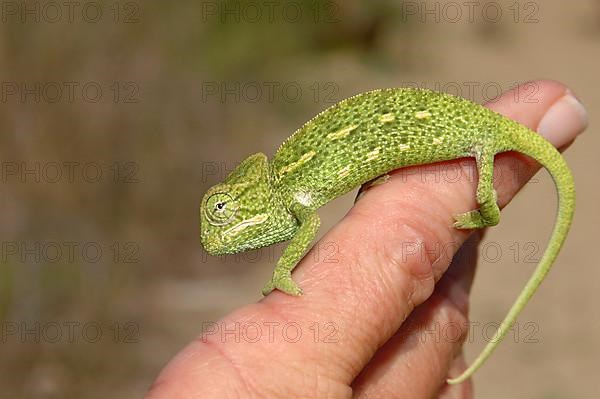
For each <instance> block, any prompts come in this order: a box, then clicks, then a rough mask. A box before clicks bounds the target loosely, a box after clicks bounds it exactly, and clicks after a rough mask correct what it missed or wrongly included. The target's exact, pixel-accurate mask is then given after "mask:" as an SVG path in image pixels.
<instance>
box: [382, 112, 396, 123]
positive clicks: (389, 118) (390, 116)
mask: <svg viewBox="0 0 600 399" xmlns="http://www.w3.org/2000/svg"><path fill="white" fill-rule="evenodd" d="M394 119H396V117H395V116H394V114H383V115H381V116H380V117H379V122H383V123H386V122H391V121H393V120H394Z"/></svg>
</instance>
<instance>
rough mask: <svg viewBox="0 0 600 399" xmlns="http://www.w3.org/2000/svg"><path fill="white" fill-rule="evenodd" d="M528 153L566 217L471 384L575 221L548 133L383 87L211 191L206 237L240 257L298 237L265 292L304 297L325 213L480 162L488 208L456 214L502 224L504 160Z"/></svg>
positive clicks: (458, 221) (476, 224) (480, 195)
mask: <svg viewBox="0 0 600 399" xmlns="http://www.w3.org/2000/svg"><path fill="white" fill-rule="evenodd" d="M505 151H518V152H521V153H523V154H526V155H528V156H530V157H533V158H534V159H536V160H537V161H538V162H540V163H541V164H542V165H543V166H544V167H545V168H546V169H547V170H548V171H549V172H550V175H551V176H552V178H553V179H554V182H555V184H556V188H557V191H558V198H559V206H558V217H557V221H556V223H555V226H554V230H553V232H552V236H551V238H550V243H549V245H548V248H547V249H546V251H545V253H544V255H543V257H542V259H541V261H540V262H539V264H538V266H537V268H536V269H535V272H534V273H533V275H532V277H531V278H530V279H529V281H528V282H527V284H526V285H525V288H524V289H523V291H522V292H521V293H520V295H519V296H518V298H517V300H516V302H515V303H514V305H513V306H512V307H511V309H510V311H509V312H508V315H507V316H506V317H505V319H504V321H503V322H502V323H501V325H500V327H499V328H498V330H497V331H496V333H495V335H494V337H493V338H492V340H491V341H490V342H489V343H488V345H487V346H486V348H485V349H484V350H483V351H482V353H481V354H480V355H479V357H478V358H477V359H476V360H475V361H474V363H473V364H472V365H471V366H470V367H469V368H468V369H467V370H466V371H465V372H464V373H463V374H462V375H461V376H459V377H458V378H455V379H451V380H448V382H449V383H452V384H454V383H460V382H463V381H464V380H466V379H467V378H469V377H470V376H471V375H472V374H473V373H474V372H475V371H476V370H477V369H478V368H479V367H480V366H481V365H482V364H483V363H484V362H485V360H486V359H487V358H488V357H489V356H490V355H491V353H492V352H493V350H494V349H495V348H496V347H497V346H498V344H499V343H500V341H501V340H502V339H503V338H504V336H505V335H506V333H507V332H508V331H509V329H510V328H511V326H512V324H513V323H514V321H515V320H516V318H517V316H518V315H519V313H520V312H521V311H522V310H523V308H524V307H525V305H526V303H527V302H528V301H529V299H530V298H531V296H532V295H533V293H534V292H535V290H536V289H537V288H538V286H539V285H540V283H541V282H542V280H543V278H544V277H545V275H546V274H547V273H548V271H549V269H550V267H551V266H552V263H553V262H554V260H555V258H556V256H557V255H558V252H559V251H560V248H561V246H562V244H563V242H564V240H565V237H566V235H567V233H568V230H569V227H570V225H571V220H572V218H573V212H574V206H575V190H574V186H573V177H572V175H571V172H570V170H569V167H568V166H567V164H566V163H565V161H564V159H563V158H562V156H561V155H560V153H559V152H558V151H557V150H556V149H555V148H554V147H553V146H552V144H550V143H549V142H548V141H546V140H545V139H544V138H542V137H541V136H540V135H539V134H537V133H535V132H533V131H531V130H529V129H528V128H527V127H525V126H523V125H521V124H519V123H517V122H515V121H513V120H510V119H508V118H506V117H504V116H502V115H500V114H498V113H496V112H493V111H491V110H489V109H487V108H485V107H483V106H481V105H479V104H475V103H473V102H471V101H468V100H465V99H462V98H459V97H454V96H451V95H448V94H443V93H438V92H433V91H429V90H422V89H402V88H397V89H382V90H374V91H370V92H366V93H362V94H358V95H355V96H353V97H350V98H348V99H346V100H343V101H341V102H339V103H337V104H335V105H333V106H331V107H330V108H328V109H326V110H325V111H323V112H321V113H320V114H318V115H317V116H316V117H314V118H313V119H311V120H310V121H308V122H307V123H305V124H304V125H303V126H302V127H301V128H300V129H298V130H297V131H296V132H295V133H294V134H293V135H292V136H291V137H289V138H288V139H287V140H286V141H285V142H284V143H283V144H282V145H281V147H280V148H279V150H278V151H277V153H276V154H275V156H274V157H273V159H272V160H271V161H270V162H269V161H268V159H267V156H266V155H264V154H262V153H257V154H254V155H251V156H250V157H248V158H247V159H246V160H244V161H243V162H242V163H241V164H240V165H238V166H237V167H236V168H235V169H234V170H233V171H232V172H231V174H230V175H229V176H228V177H227V178H226V179H225V182H223V183H220V184H217V185H215V186H213V187H212V188H210V189H209V190H208V192H207V193H206V194H205V196H204V198H203V199H202V203H201V207H200V226H201V240H202V243H203V245H204V248H205V249H206V251H207V252H208V253H210V254H211V255H224V254H231V253H238V252H242V251H246V250H250V249H254V248H260V247H263V246H267V245H271V244H274V243H277V242H281V241H285V240H291V241H290V243H289V245H288V246H287V247H286V248H285V250H284V252H283V255H282V256H281V258H280V259H279V261H278V262H277V266H276V267H275V270H274V271H273V277H272V278H271V280H270V281H269V282H268V283H267V285H266V286H265V287H264V289H263V291H262V292H263V294H264V295H267V294H268V293H269V292H271V291H272V290H273V289H278V290H281V291H283V292H285V293H287V294H291V295H301V294H302V291H301V289H300V288H299V287H298V286H297V285H296V283H294V281H293V280H292V276H291V272H292V270H293V269H294V267H295V266H296V265H297V264H298V262H299V261H300V260H301V259H302V256H303V254H304V253H305V252H306V250H307V249H308V247H309V246H310V244H311V242H312V241H313V239H314V238H315V235H316V234H317V230H318V228H319V224H320V221H319V216H318V214H317V209H318V208H319V207H321V206H322V205H323V204H325V203H327V202H329V201H331V200H333V199H334V198H336V197H339V196H340V195H342V194H345V193H347V192H348V191H350V190H352V189H353V188H355V187H357V186H360V185H361V184H363V183H365V182H368V181H370V180H372V179H374V178H376V177H377V176H381V175H383V174H386V173H387V172H389V171H391V170H394V169H398V168H402V167H405V166H411V165H422V164H429V163H433V162H439V161H445V160H452V159H457V158H463V157H474V158H475V160H476V162H477V170H478V172H479V181H478V184H477V193H476V199H477V203H478V204H479V209H477V210H473V211H470V212H467V213H463V214H459V215H455V217H454V218H455V223H454V227H455V228H457V229H478V228H482V227H486V226H494V225H496V224H497V223H498V221H499V219H500V209H499V208H498V205H497V203H496V192H495V190H494V187H493V169H494V156H495V155H496V154H498V153H501V152H505Z"/></svg>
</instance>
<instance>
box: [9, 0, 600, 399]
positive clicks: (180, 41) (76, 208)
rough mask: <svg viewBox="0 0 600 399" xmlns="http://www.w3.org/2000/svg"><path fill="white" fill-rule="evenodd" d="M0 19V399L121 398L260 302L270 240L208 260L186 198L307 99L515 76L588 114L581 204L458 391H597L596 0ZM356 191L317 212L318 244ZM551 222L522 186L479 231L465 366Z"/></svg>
mask: <svg viewBox="0 0 600 399" xmlns="http://www.w3.org/2000/svg"><path fill="white" fill-rule="evenodd" d="M465 3H466V4H465ZM1 7H2V9H1V12H2V14H1V18H2V19H1V23H0V85H1V86H0V88H1V92H0V95H1V99H0V160H1V175H0V178H1V183H0V209H1V217H0V245H1V248H0V257H1V264H0V322H1V324H0V397H2V398H12V399H15V398H103V397H111V398H131V397H141V396H143V394H144V392H145V391H146V389H147V388H148V387H149V385H150V384H151V383H152V381H153V380H154V378H155V377H156V376H157V374H158V372H159V371H160V370H161V368H162V367H163V366H164V365H165V364H166V362H167V361H168V360H169V359H170V358H171V357H173V356H174V355H175V354H176V353H177V351H178V350H179V349H181V348H182V347H183V346H184V345H186V344H187V343H188V342H189V341H191V340H193V339H194V338H195V337H196V336H197V335H198V334H199V332H200V331H201V328H202V323H203V322H207V321H214V320H217V319H218V318H219V317H221V316H223V315H224V314H226V313H227V312H229V311H231V310H232V309H234V308H236V307H238V306H241V305H243V304H246V303H248V302H252V301H256V300H258V299H259V298H260V292H259V291H260V288H261V287H262V284H263V283H264V282H265V281H266V280H267V279H268V278H269V276H270V273H271V270H272V267H273V263H274V262H275V260H276V259H277V255H278V254H279V253H280V252H281V248H282V247H281V245H280V246H276V247H275V248H274V249H268V250H267V249H265V250H262V251H254V252H250V253H248V254H243V255H241V256H227V257H222V258H216V257H211V256H209V255H207V254H206V253H205V252H204V251H203V249H202V248H201V246H200V244H199V229H198V205H199V201H200V199H201V197H202V195H203V193H204V192H205V190H206V189H207V188H208V187H210V186H211V185H213V184H215V183H217V182H219V181H220V180H221V179H222V178H223V177H224V176H225V175H226V174H227V173H228V171H230V170H231V169H232V168H233V167H234V166H235V165H236V164H237V163H238V162H239V161H240V160H242V159H243V158H245V157H246V156H247V155H249V154H250V153H253V152H257V151H263V152H265V153H267V154H268V155H272V154H273V153H274V151H275V150H276V148H277V146H278V145H279V144H280V143H281V142H282V141H283V140H284V138H286V137H287V136H288V135H289V134H291V132H293V131H294V130H295V129H296V128H297V127H299V126H300V125H301V124H302V123H304V122H305V121H306V120H308V119H309V118H311V117H312V116H314V115H315V114H316V113H317V112H319V111H321V110H322V109H324V108H325V107H327V106H328V105H330V104H332V103H334V102H336V101H339V100H341V99H343V98H345V97H347V96H350V95H352V94H355V93H358V92H361V91H365V90H368V89H373V88H379V87H392V86H413V87H415V86H418V87H426V88H430V89H436V90H444V91H447V92H450V93H452V94H457V95H461V96H463V97H467V98H470V99H472V100H474V101H477V102H485V101H486V100H490V99H492V98H494V97H495V96H497V95H498V94H499V93H500V92H502V91H506V90H508V89H510V88H511V87H513V86H515V85H516V84H519V83H523V82H526V81H528V80H530V79H536V78H551V79H557V80H561V81H563V82H565V83H566V84H567V85H569V86H570V87H571V88H572V89H573V90H574V91H575V92H576V93H577V95H578V97H579V98H580V99H581V101H582V103H583V104H584V105H585V106H586V107H587V109H588V112H589V119H590V126H591V128H590V129H588V132H587V133H586V134H585V135H584V136H582V137H581V138H580V139H578V140H577V142H576V143H575V144H574V145H573V146H572V147H571V148H570V149H569V150H568V151H567V153H566V158H567V161H568V163H569V164H570V165H571V167H572V168H573V171H574V174H575V178H576V183H577V192H578V204H577V207H578V208H577V213H576V216H575V221H574V225H573V228H572V233H571V235H570V236H569V239H568V241H567V243H566V246H565V248H564V249H563V251H562V253H561V255H560V257H559V259H558V262H557V265H556V267H555V269H554V270H553V272H552V273H551V274H550V276H549V277H548V278H547V280H546V281H545V283H544V285H543V286H542V288H541V290H540V292H539V293H538V294H537V295H536V296H535V297H534V300H533V302H532V303H531V304H530V305H529V306H528V307H527V309H526V310H525V312H524V314H523V315H522V317H521V318H520V320H519V322H520V324H519V325H518V326H517V327H516V329H515V334H514V335H513V337H514V339H507V340H506V342H505V343H504V344H503V345H502V346H501V348H500V349H499V350H498V351H497V352H496V353H495V355H494V357H493V359H492V361H490V362H489V363H488V364H486V366H485V367H484V368H483V369H482V370H481V371H480V372H479V373H478V374H477V375H476V376H475V378H474V381H475V384H476V385H475V387H476V392H477V394H478V397H482V398H505V397H512V398H545V399H554V398H575V397H592V396H594V395H595V394H597V392H600V381H599V380H598V378H597V364H598V359H600V342H599V340H598V337H599V336H600V310H599V307H598V305H597V304H598V303H599V295H600V294H599V288H600V287H599V281H600V269H599V267H598V266H599V265H598V257H597V256H596V255H595V254H594V251H593V250H594V248H596V247H597V244H596V241H595V239H596V238H597V237H598V235H597V234H598V225H599V222H600V217H599V216H598V208H597V207H598V204H599V203H600V201H599V200H600V198H599V197H600V189H599V188H598V176H599V172H600V170H599V159H598V151H599V150H598V149H599V148H600V140H599V139H598V137H599V136H598V134H597V132H596V131H595V129H594V127H595V126H596V125H597V123H596V122H597V118H598V111H597V110H598V109H599V107H600V94H599V93H598V90H597V88H598V65H599V63H600V3H598V2H597V1H595V0H585V1H577V2H574V1H571V2H559V1H543V2H542V1H539V0H538V1H515V2H489V1H478V2H477V1H476V2H470V3H469V2H437V1H426V2H421V1H418V2H410V1H405V2H403V1H370V2H361V1H358V0H344V1H337V2H325V1H315V0H309V1H299V0H295V1H290V2H286V1H282V2H280V1H275V2H266V3H263V2H254V1H252V2H237V1H235V2H234V1H223V2H218V1H214V2H199V1H178V2H159V1H155V2H137V1H133V2H125V1H124V2H120V1H117V2H115V1H113V0H111V1H96V2H86V1H82V2H77V1H76V2H72V3H69V5H66V3H64V4H63V3H61V2H45V1H41V2H38V1H26V2H12V1H7V2H2V3H1ZM533 94H534V93H533ZM533 98H534V97H533ZM353 198H354V193H351V194H349V195H347V196H346V197H344V198H342V199H340V200H338V201H336V202H335V203H334V204H329V205H328V206H326V207H325V208H323V209H322V210H321V212H320V215H321V218H322V220H323V228H322V229H321V234H323V233H324V232H325V231H327V230H328V228H329V227H331V226H332V225H333V224H334V223H335V222H336V221H337V220H339V219H340V218H341V217H342V216H343V215H344V214H345V213H346V212H347V210H348V208H349V207H350V206H351V204H352V200H353ZM554 212H555V193H554V188H553V186H552V184H551V181H550V179H549V178H548V177H547V176H546V175H545V174H544V173H540V174H539V175H538V176H536V179H535V181H534V182H532V183H531V184H528V185H527V187H526V188H525V189H524V190H523V192H522V193H521V194H519V196H518V198H517V199H516V200H515V201H513V203H512V204H511V205H510V206H509V207H508V208H507V209H506V210H505V211H504V212H503V221H502V223H501V224H500V225H499V226H498V227H496V228H494V229H492V230H491V231H490V234H489V235H488V236H487V240H486V245H484V247H483V249H482V250H481V251H480V254H481V258H482V259H481V260H480V268H479V272H478V275H477V277H476V280H475V285H474V288H473V297H472V311H471V317H472V320H473V322H474V323H479V326H480V327H476V328H474V330H473V331H474V334H473V336H472V337H471V338H470V339H469V343H468V344H467V354H468V358H469V359H472V358H473V356H474V355H475V354H476V353H477V352H478V351H479V349H480V348H481V347H482V346H483V345H484V343H485V337H486V336H487V337H488V338H489V337H490V336H491V334H492V331H493V329H491V330H489V331H488V332H487V335H486V332H485V331H484V330H485V328H484V327H485V326H487V325H489V323H490V322H494V321H499V320H501V318H502V317H503V316H504V314H505V312H506V310H507V309H508V307H509V305H510V304H511V303H512V301H513V299H514V298H515V296H516V294H517V292H519V291H520V290H521V288H522V286H523V284H524V282H525V280H526V278H527V277H528V276H529V275H530V273H531V271H532V269H533V267H534V263H535V261H536V260H537V259H539V256H540V255H541V251H543V249H544V248H545V246H546V241H547V238H548V236H549V232H550V230H551V226H552V224H553V222H554ZM507 382H509V383H507Z"/></svg>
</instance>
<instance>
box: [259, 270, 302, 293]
mask: <svg viewBox="0 0 600 399" xmlns="http://www.w3.org/2000/svg"><path fill="white" fill-rule="evenodd" d="M274 289H278V290H279V291H283V292H285V293H286V294H288V295H293V296H300V295H302V289H301V288H300V287H298V285H297V284H296V283H295V282H294V280H292V274H291V273H286V274H280V273H277V272H275V273H273V277H272V278H271V280H270V281H269V282H268V283H267V284H265V286H264V288H263V289H262V294H263V295H265V296H266V295H268V294H269V293H270V292H271V291H273V290H274Z"/></svg>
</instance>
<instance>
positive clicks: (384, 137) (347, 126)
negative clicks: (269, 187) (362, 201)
mask: <svg viewBox="0 0 600 399" xmlns="http://www.w3.org/2000/svg"><path fill="white" fill-rule="evenodd" d="M506 121H507V120H506V119H505V118H502V117H501V116H500V115H498V114H496V113H494V112H492V111H490V110H488V109H487V108H484V107H482V106H480V105H478V104H475V103H472V102H470V101H468V100H465V99H462V98H458V97H454V96H451V95H448V94H443V93H436V92H432V91H429V90H421V89H385V90H377V91H374V92H367V93H362V94H359V95H357V96H354V97H351V98H349V99H347V100H344V101H342V102H340V103H338V104H336V105H334V106H332V107H330V108H328V109H327V110H325V111H323V112H322V113H320V114H319V115H317V116H316V117H315V118H313V119H311V120H310V121H308V122H307V123H306V124H305V125H304V126H302V127H301V128H300V129H299V130H298V131H296V132H295V133H294V135H293V136H291V137H290V138H289V139H288V140H286V141H285V142H284V143H283V145H282V146H281V147H280V148H279V150H278V151H277V153H276V154H275V156H274V158H273V160H272V162H271V165H272V171H273V175H274V178H275V185H276V186H277V187H278V188H279V189H281V191H282V192H284V193H294V194H296V195H297V193H306V195H307V198H306V202H307V204H306V205H310V206H311V207H313V208H317V207H319V206H321V205H323V204H324V203H325V202H327V201H329V200H330V199H332V198H335V197H337V196H339V195H341V194H343V193H346V192H348V191H350V190H351V189H353V188H354V187H356V186H357V185H359V184H362V183H364V182H366V181H369V180H371V179H373V178H374V177H376V176H379V175H381V174H384V173H386V172H387V171H389V170H391V169H396V168H400V167H404V166H410V165H417V164H425V163H432V162H437V161H443V160H448V159H455V158H460V157H465V156H473V151H472V149H473V146H474V143H475V140H477V141H487V140H486V135H492V134H495V135H497V134H498V131H499V130H500V131H502V129H498V128H499V126H498V124H501V123H506ZM496 140H498V137H496ZM308 197H310V198H308Z"/></svg>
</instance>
